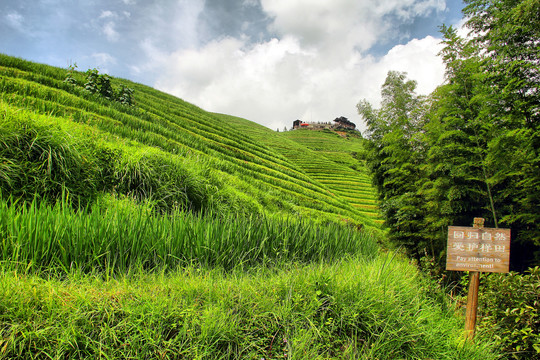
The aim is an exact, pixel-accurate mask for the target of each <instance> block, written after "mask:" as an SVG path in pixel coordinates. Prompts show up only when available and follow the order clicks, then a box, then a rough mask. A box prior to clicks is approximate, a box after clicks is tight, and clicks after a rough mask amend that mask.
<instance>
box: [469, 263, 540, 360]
mask: <svg viewBox="0 0 540 360" xmlns="http://www.w3.org/2000/svg"><path fill="white" fill-rule="evenodd" d="M481 283H482V287H481V290H480V297H479V304H478V305H479V312H480V323H479V324H478V329H479V330H480V331H482V332H484V333H485V334H486V335H487V336H491V337H493V338H495V339H496V342H497V344H499V345H500V346H501V348H502V350H503V351H504V352H505V353H506V354H508V355H509V357H510V358H512V359H523V360H529V359H540V313H539V312H540V268H539V267H538V266H537V267H535V268H531V269H529V273H528V274H525V275H520V274H518V273H515V272H512V273H509V274H490V275H487V274H484V275H483V276H482V278H481Z"/></svg>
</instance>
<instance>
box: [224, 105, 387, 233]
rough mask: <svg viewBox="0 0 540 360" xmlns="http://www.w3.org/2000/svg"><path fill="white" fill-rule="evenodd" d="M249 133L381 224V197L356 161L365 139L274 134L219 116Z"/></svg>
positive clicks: (350, 135) (297, 132)
mask: <svg viewBox="0 0 540 360" xmlns="http://www.w3.org/2000/svg"><path fill="white" fill-rule="evenodd" d="M219 116H220V117H222V118H223V119H224V121H227V122H229V123H230V124H232V125H233V126H235V127H236V128H237V129H239V130H241V131H242V132H243V133H245V134H249V135H250V136H251V137H252V138H255V139H258V140H259V141H260V142H261V143H264V144H265V145H267V146H269V147H271V148H272V149H275V150H276V151H278V152H279V153H281V154H282V155H283V156H284V157H285V158H286V159H288V161H289V162H291V163H293V164H295V165H297V166H298V168H299V169H301V170H302V171H303V172H304V173H305V174H306V175H307V176H309V177H310V178H311V179H313V180H314V181H316V182H317V183H319V184H321V185H322V186H324V187H325V188H326V189H328V191H329V192H330V193H331V194H332V196H334V197H335V198H339V199H341V200H343V201H345V202H347V203H349V204H350V205H351V206H353V207H354V208H355V209H356V211H357V212H358V213H360V214H362V216H365V217H368V218H369V219H371V220H372V221H374V223H376V224H381V223H382V220H381V218H380V216H379V213H378V205H377V194H376V192H375V190H374V188H373V187H372V185H371V179H370V177H369V174H368V173H367V170H366V168H365V166H364V163H363V162H362V161H360V160H358V159H357V158H356V156H357V154H359V153H361V152H362V151H363V145H362V139H361V138H359V137H358V135H357V134H355V133H354V132H352V133H350V132H334V131H313V130H307V129H300V130H291V131H286V132H279V133H278V132H274V131H272V130H270V129H268V128H266V127H264V126H261V125H253V123H252V122H249V121H247V120H244V119H241V118H237V117H233V116H229V115H219Z"/></svg>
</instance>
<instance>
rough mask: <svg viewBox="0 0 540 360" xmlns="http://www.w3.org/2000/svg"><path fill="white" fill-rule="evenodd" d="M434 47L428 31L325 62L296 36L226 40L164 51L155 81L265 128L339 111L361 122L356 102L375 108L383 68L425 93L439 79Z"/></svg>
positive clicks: (440, 71) (436, 47) (324, 118)
mask: <svg viewBox="0 0 540 360" xmlns="http://www.w3.org/2000/svg"><path fill="white" fill-rule="evenodd" d="M439 49H440V45H439V40H437V39H435V38H433V37H430V36H428V37H426V38H424V39H421V40H416V39H415V40H412V41H410V42H409V43H408V44H406V45H399V46H396V47H394V48H393V49H392V50H390V51H389V52H388V54H387V55H386V56H384V57H383V58H381V59H380V60H376V59H374V58H373V57H363V56H362V55H361V54H360V53H358V52H351V53H350V54H349V55H348V57H347V58H345V59H342V60H343V61H342V62H341V63H340V64H337V65H336V64H333V65H332V66H327V59H326V58H325V56H324V54H322V53H321V52H320V51H317V50H314V49H310V50H305V49H304V48H302V46H301V44H300V42H299V41H298V40H297V39H296V38H294V37H284V38H282V39H281V40H279V39H272V40H270V41H267V42H265V43H261V44H256V45H253V46H248V45H247V44H246V43H245V42H243V41H241V40H238V39H231V38H227V39H223V40H221V41H215V42H212V43H210V44H208V45H207V46H205V47H203V48H201V49H198V50H196V49H191V50H183V51H179V52H175V53H173V54H171V55H169V56H166V57H165V58H164V59H163V61H162V64H164V66H165V67H164V68H163V69H162V70H163V75H162V76H161V77H160V78H159V80H158V81H157V83H156V84H155V86H156V87H157V88H159V89H161V90H163V91H166V92H169V93H172V94H175V95H177V96H179V97H181V98H184V99H186V100H188V101H191V102H194V103H195V104H197V105H199V106H201V107H202V108H204V109H207V110H209V111H215V112H222V113H228V114H232V115H237V116H242V117H245V118H247V119H249V120H252V121H255V122H258V123H261V124H263V125H265V126H267V127H269V128H271V129H276V128H280V129H281V128H283V126H287V127H289V126H290V123H291V122H292V121H293V120H295V119H297V118H300V119H304V120H307V121H331V120H333V119H334V118H336V117H338V116H346V117H348V118H349V119H350V120H351V121H353V122H355V121H356V122H357V125H359V126H360V127H362V125H361V124H360V123H359V122H360V117H359V115H357V113H356V107H355V105H356V104H357V103H358V101H359V100H361V99H363V98H366V99H367V100H368V101H370V102H372V103H373V104H374V105H375V106H378V104H379V102H380V95H379V94H380V86H381V85H382V83H383V82H384V79H385V78H386V74H387V72H388V71H389V70H398V71H406V72H408V74H409V76H408V77H409V78H410V79H414V80H417V81H418V92H419V93H423V94H427V93H429V92H431V91H432V90H433V89H434V88H435V87H436V86H437V85H438V84H440V83H441V82H442V77H443V73H444V67H443V66H442V63H441V60H440V59H439V58H438V57H437V56H436V54H437V53H438V51H439Z"/></svg>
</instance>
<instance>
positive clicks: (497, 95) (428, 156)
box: [358, 0, 540, 271]
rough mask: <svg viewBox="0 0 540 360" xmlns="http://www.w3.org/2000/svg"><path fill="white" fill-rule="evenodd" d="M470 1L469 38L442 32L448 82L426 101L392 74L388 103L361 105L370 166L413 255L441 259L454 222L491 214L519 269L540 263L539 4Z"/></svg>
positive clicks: (392, 227)
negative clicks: (508, 235)
mask: <svg viewBox="0 0 540 360" xmlns="http://www.w3.org/2000/svg"><path fill="white" fill-rule="evenodd" d="M467 4H468V6H467V7H466V8H465V10H464V14H465V15H466V16H467V17H468V20H467V23H466V25H467V26H468V27H469V29H471V30H472V31H473V33H472V34H471V37H469V38H467V39H463V38H460V37H459V36H458V35H457V32H456V31H455V30H454V29H452V28H447V27H444V26H443V28H442V31H443V35H444V37H445V40H444V45H445V47H444V49H443V50H442V52H441V56H442V58H443V60H444V62H445V64H446V69H447V71H446V82H445V84H443V85H441V86H440V87H439V88H437V89H436V90H435V91H434V92H433V93H432V94H431V95H430V97H428V98H425V99H423V98H420V97H418V96H417V95H416V94H415V83H414V82H413V81H410V80H406V78H405V74H400V73H396V72H390V73H389V74H388V77H387V80H386V83H385V84H384V85H383V87H382V96H383V102H382V106H381V109H372V108H371V106H370V105H369V104H368V103H366V102H365V101H364V102H360V103H359V105H358V110H359V112H360V114H361V115H363V117H364V118H365V119H366V123H367V126H368V131H367V133H366V135H367V138H368V143H367V151H368V154H369V155H368V157H367V159H368V165H369V167H370V168H371V170H372V174H373V176H374V184H375V185H376V186H377V188H378V190H379V196H380V200H381V209H382V212H383V214H384V216H385V222H386V224H387V225H388V226H389V231H390V238H391V240H392V241H393V242H394V243H396V244H399V245H404V246H405V247H406V248H407V250H408V251H409V253H410V254H411V255H413V256H415V257H416V258H417V259H420V258H422V257H426V256H427V257H428V258H431V259H434V261H435V262H437V263H439V264H440V265H442V263H443V262H444V259H445V244H446V241H445V240H446V229H447V226H448V225H461V226H471V224H472V219H473V217H484V218H486V219H487V224H486V226H488V227H499V226H500V227H509V228H511V231H512V251H511V256H512V258H511V266H512V268H513V269H516V270H521V271H522V270H525V269H526V268H527V267H528V266H530V265H532V264H535V263H538V262H539V261H540V230H539V229H540V227H539V226H538V224H539V221H540V219H539V218H538V216H540V212H539V211H538V209H539V208H540V203H539V201H540V200H539V199H540V192H539V189H540V187H539V185H540V172H539V171H538V169H539V168H540V154H539V153H538V149H540V143H539V136H540V128H539V126H540V119H539V114H540V99H539V95H538V84H539V82H540V73H539V66H540V65H539V56H538V55H539V48H540V47H538V39H539V38H540V30H539V26H538V24H539V18H538V16H537V15H538V3H537V2H534V1H488V2H486V1H473V0H471V1H467ZM524 19H527V20H524ZM507 44H512V45H511V46H507Z"/></svg>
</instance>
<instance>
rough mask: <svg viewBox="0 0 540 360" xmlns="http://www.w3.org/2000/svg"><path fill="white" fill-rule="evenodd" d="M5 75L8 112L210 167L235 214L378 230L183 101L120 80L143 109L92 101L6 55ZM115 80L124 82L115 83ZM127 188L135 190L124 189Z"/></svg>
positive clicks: (0, 63) (57, 72) (267, 151)
mask: <svg viewBox="0 0 540 360" xmlns="http://www.w3.org/2000/svg"><path fill="white" fill-rule="evenodd" d="M0 74H1V75H2V81H1V83H0V90H1V91H2V97H1V99H0V100H1V101H2V103H3V107H4V108H6V109H7V110H6V111H7V112H10V111H11V113H14V112H15V111H18V109H27V110H29V111H31V112H36V113H41V114H47V116H48V117H49V118H51V117H54V118H57V119H58V121H59V122H62V121H63V122H66V121H70V122H73V121H75V122H76V123H78V124H81V126H91V127H92V128H93V131H94V132H96V131H97V132H98V133H99V134H98V136H100V137H102V138H105V139H107V141H108V145H107V146H106V147H107V148H110V147H123V148H124V149H126V151H124V154H122V156H121V159H120V160H121V161H124V160H125V158H128V160H125V161H127V162H129V160H131V162H133V161H138V160H139V159H136V160H133V159H129V157H130V154H131V153H133V149H129V150H127V148H126V142H127V141H131V142H129V143H127V144H128V145H130V146H131V147H132V148H133V147H135V148H136V149H138V150H139V152H143V153H144V152H151V153H152V154H153V158H168V159H172V160H171V161H175V159H179V158H182V159H181V161H182V162H184V163H185V162H188V163H189V166H196V167H199V168H205V167H206V168H210V169H211V172H212V173H214V174H213V176H212V177H210V181H209V184H205V185H208V186H218V187H223V182H226V185H227V186H228V188H230V192H232V193H233V195H231V194H228V195H230V196H229V199H228V201H229V202H232V203H235V202H236V203H238V204H236V203H235V206H233V207H234V208H235V210H238V209H242V208H248V209H249V210H250V211H260V210H261V209H264V210H269V211H271V212H286V213H292V214H296V215H298V214H299V215H305V216H309V217H311V218H327V219H336V220H339V219H346V220H347V221H352V222H353V223H356V224H364V225H368V226H373V225H374V222H373V221H372V220H371V219H370V218H369V217H366V216H365V215H364V213H363V212H362V211H359V210H358V209H356V208H355V207H354V206H352V205H351V204H350V203H349V202H348V201H347V200H345V199H343V198H341V197H339V196H335V194H332V192H331V191H329V189H328V188H327V187H326V186H325V185H324V184H323V183H322V182H319V181H316V180H315V179H313V178H312V177H310V176H309V175H308V174H307V173H306V172H305V171H303V170H302V169H301V168H299V167H298V165H296V164H295V163H293V162H291V161H289V159H288V158H287V157H285V156H284V155H282V154H281V153H280V152H279V151H276V149H273V148H272V147H271V146H268V145H267V144H264V143H261V142H260V141H258V140H257V139H254V138H253V137H250V136H248V135H245V134H244V133H242V132H240V131H238V130H236V129H234V128H232V127H231V126H229V124H227V123H226V122H223V121H221V119H219V118H217V117H216V116H214V115H213V114H211V113H207V112H205V111H203V110H202V109H200V108H198V107H196V106H193V105H191V104H189V103H186V102H184V101H182V100H180V99H178V98H175V97H173V96H170V95H167V94H164V93H162V92H159V91H157V90H154V89H152V88H149V87H146V86H142V85H140V84H135V83H131V82H129V81H122V83H124V84H127V85H128V86H130V87H132V88H134V89H135V101H136V104H137V106H136V107H135V108H129V107H125V106H120V105H117V104H114V103H111V102H108V101H105V100H101V99H96V98H94V97H91V96H88V95H87V94H86V93H85V92H84V90H82V87H81V88H79V87H77V88H74V87H70V86H68V85H67V84H65V83H64V82H63V81H62V80H63V78H64V77H65V70H62V69H57V68H53V67H48V66H45V65H37V64H33V63H30V62H25V61H22V60H19V59H14V58H10V57H6V56H2V57H1V58H0ZM75 75H76V79H77V80H78V81H79V83H80V84H82V83H84V77H83V75H82V74H75ZM115 83H118V81H117V80H115V79H113V85H114V84H115ZM17 116H18V115H13V117H17ZM26 116H27V117H28V116H31V115H28V114H27V115H26ZM14 121H17V119H15V120H14ZM71 127H72V128H73V127H75V126H74V125H73V124H72V126H71ZM133 141H135V143H134V142H133ZM146 147H151V149H148V150H147V148H146ZM99 151H102V149H99ZM165 165H166V166H169V164H165ZM112 171H113V172H114V171H117V172H118V171H122V169H113V170H112ZM202 172H204V171H202ZM186 176H189V174H188V175H186ZM203 176H204V175H203ZM219 179H221V181H220V180H219ZM141 186H142V187H144V186H146V184H142V185H141ZM117 188H118V187H117ZM129 190H132V189H127V190H126V192H129ZM151 190H152V191H153V192H155V191H156V190H155V189H151ZM211 195H212V194H211ZM188 196H189V194H188ZM201 196H205V194H202V195H201ZM244 199H249V200H248V203H249V204H248V205H249V206H245V205H246V204H243V203H242V201H243V200H244ZM204 200H206V199H203V201H204Z"/></svg>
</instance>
